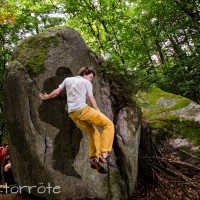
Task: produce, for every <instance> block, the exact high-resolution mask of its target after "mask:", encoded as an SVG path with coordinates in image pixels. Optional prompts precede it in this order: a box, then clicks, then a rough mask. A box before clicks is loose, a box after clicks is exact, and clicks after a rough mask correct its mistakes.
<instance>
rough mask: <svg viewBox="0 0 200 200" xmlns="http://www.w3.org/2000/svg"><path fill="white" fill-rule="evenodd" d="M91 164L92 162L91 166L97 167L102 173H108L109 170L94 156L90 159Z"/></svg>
mask: <svg viewBox="0 0 200 200" xmlns="http://www.w3.org/2000/svg"><path fill="white" fill-rule="evenodd" d="M90 164H91V168H92V169H96V170H97V171H98V172H99V173H101V174H107V173H108V171H107V170H106V169H105V168H104V167H103V166H101V165H100V163H99V161H98V159H97V158H92V159H91V160H90Z"/></svg>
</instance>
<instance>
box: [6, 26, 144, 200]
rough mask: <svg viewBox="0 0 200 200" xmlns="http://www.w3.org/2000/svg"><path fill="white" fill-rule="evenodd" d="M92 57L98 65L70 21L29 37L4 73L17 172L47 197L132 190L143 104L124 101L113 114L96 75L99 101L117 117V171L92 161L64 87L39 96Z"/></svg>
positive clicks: (107, 195) (113, 195)
mask: <svg viewBox="0 0 200 200" xmlns="http://www.w3.org/2000/svg"><path fill="white" fill-rule="evenodd" d="M91 64H93V65H94V66H96V67H98V63H96V61H95V59H94V56H91V54H90V53H89V50H88V48H87V46H86V45H85V43H84V41H83V39H82V38H81V36H80V35H79V34H78V33H77V32H76V31H75V30H73V29H72V28H69V27H59V28H52V29H48V30H46V31H45V32H43V33H40V34H38V35H36V36H33V37H29V38H27V39H25V40H23V41H22V42H21V43H20V44H19V45H18V46H17V47H16V49H15V51H14V53H13V57H12V60H11V62H10V64H9V66H8V68H7V70H6V74H5V87H4V91H5V93H4V96H5V114H6V124H7V131H8V133H9V136H10V151H11V160H12V166H13V171H14V176H15V179H16V181H17V183H18V185H19V186H21V187H22V186H23V190H26V191H27V192H28V193H32V194H35V195H37V196H41V197H45V198H47V199H48V200H66V199H94V198H97V199H116V200H117V199H127V198H128V197H130V196H131V195H132V194H133V191H134V186H135V182H136V178H137V156H138V146H139V135H140V116H141V113H140V109H138V108H137V107H127V108H123V109H121V110H120V111H119V112H118V115H117V116H116V113H115V109H114V107H113V105H112V102H111V98H110V88H109V83H108V82H107V81H106V80H104V79H103V78H102V76H101V74H97V77H95V79H94V82H93V86H94V95H95V98H96V100H97V103H98V105H99V107H100V109H101V110H102V112H104V113H105V114H106V115H107V116H108V117H109V118H110V119H111V120H113V119H114V118H115V119H117V120H116V121H117V123H116V137H115V141H114V151H113V152H112V157H113V159H115V160H116V161H117V163H118V166H119V170H113V169H109V173H108V175H102V174H99V173H98V172H97V171H96V170H93V169H91V168H90V164H89V161H88V136H87V134H85V133H82V132H81V131H80V130H79V129H78V128H77V127H76V125H75V124H74V123H73V122H72V121H71V119H70V118H69V117H68V114H67V112H66V111H65V109H64V108H65V103H66V95H65V93H62V94H61V95H59V96H58V97H56V98H54V99H52V100H48V101H41V100H40V99H39V97H38V95H39V93H40V92H41V91H45V92H47V93H49V92H51V91H52V90H53V89H55V88H57V87H58V85H59V84H60V83H61V82H62V81H63V80H64V78H66V77H69V76H74V75H76V74H77V73H78V71H79V69H80V68H81V67H82V66H90V65H91ZM30 187H31V188H30Z"/></svg>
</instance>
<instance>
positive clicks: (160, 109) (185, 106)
mask: <svg viewBox="0 0 200 200" xmlns="http://www.w3.org/2000/svg"><path fill="white" fill-rule="evenodd" d="M141 106H142V112H143V118H144V123H143V124H145V125H146V127H145V126H143V127H144V128H145V131H143V133H142V135H141V146H142V149H143V151H144V153H146V154H149V153H151V150H150V148H149V147H147V146H149V145H150V142H149V141H150V137H152V138H153V139H154V140H155V141H156V142H157V144H158V146H159V147H160V149H161V150H162V152H163V153H166V154H170V155H171V156H172V157H173V158H176V159H177V160H179V161H184V162H187V163H193V164H196V165H197V166H198V165H199V164H200V162H199V158H200V136H199V132H200V121H199V116H200V105H199V104H197V103H195V102H193V101H191V100H189V99H187V98H184V97H181V96H178V95H174V94H170V93H167V92H164V91H162V90H160V89H159V88H156V87H153V88H152V90H151V91H150V92H149V93H146V94H145V95H143V100H142V99H141ZM145 133H146V135H143V134H145ZM195 157H196V158H195Z"/></svg>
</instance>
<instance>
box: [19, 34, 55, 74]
mask: <svg viewBox="0 0 200 200" xmlns="http://www.w3.org/2000/svg"><path fill="white" fill-rule="evenodd" d="M58 39H59V38H58V37H55V35H52V34H50V33H49V32H43V33H40V34H38V35H35V36H31V37H28V38H26V39H24V40H22V41H21V43H20V44H19V46H18V48H19V50H18V55H17V57H16V60H18V61H19V62H20V63H21V64H22V65H23V66H24V67H25V68H26V70H27V71H28V73H29V75H30V76H36V75H38V74H40V73H42V72H43V71H44V69H45V67H44V65H45V58H46V55H47V53H48V49H49V47H56V46H58V44H59V41H58Z"/></svg>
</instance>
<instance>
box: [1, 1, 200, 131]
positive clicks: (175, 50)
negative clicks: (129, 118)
mask: <svg viewBox="0 0 200 200" xmlns="http://www.w3.org/2000/svg"><path fill="white" fill-rule="evenodd" d="M63 25H66V26H71V27H73V28H74V29H75V30H77V31H78V32H79V33H80V34H81V35H82V37H83V38H84V40H85V42H86V43H87V45H88V47H89V48H90V49H91V50H92V51H94V52H95V53H96V54H97V55H98V56H100V57H102V58H103V59H104V60H105V61H109V62H110V63H112V65H113V67H114V68H115V69H116V70H117V71H118V72H119V73H121V74H123V75H125V76H127V77H128V79H129V80H132V82H133V83H132V84H133V86H134V87H135V88H136V89H134V92H137V91H139V90H143V89H144V88H145V87H146V86H149V85H151V84H153V85H156V86H158V87H159V88H161V89H163V90H164V91H167V92H171V93H174V94H178V95H182V96H185V97H187V98H190V99H192V100H194V101H196V102H198V103H199V102H200V84H199V80H200V66H199V65H200V56H199V54H200V37H199V36H200V3H199V1H198V0H158V1H155V0H109V1H108V0H67V1H66V0H29V1H26V0H0V47H1V48H0V61H1V62H0V93H1V94H0V98H1V99H0V132H1V134H3V132H4V131H5V126H4V117H3V83H4V80H3V79H4V72H5V68H6V65H7V64H8V62H9V60H10V58H11V55H12V52H13V49H14V47H15V45H16V44H17V43H18V42H19V41H20V40H22V39H24V38H26V37H29V36H32V35H35V34H38V33H40V32H42V31H43V30H44V29H47V28H49V27H54V26H63Z"/></svg>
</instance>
